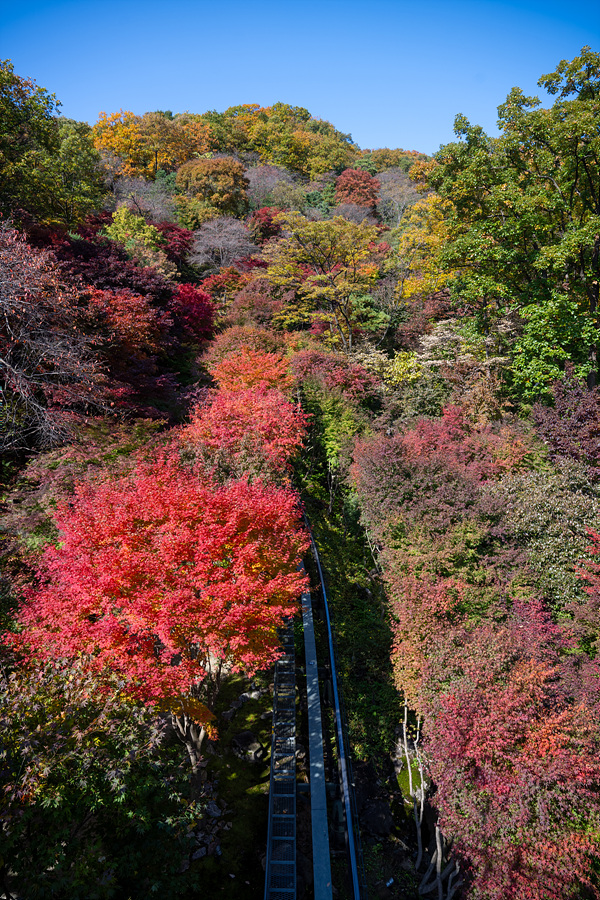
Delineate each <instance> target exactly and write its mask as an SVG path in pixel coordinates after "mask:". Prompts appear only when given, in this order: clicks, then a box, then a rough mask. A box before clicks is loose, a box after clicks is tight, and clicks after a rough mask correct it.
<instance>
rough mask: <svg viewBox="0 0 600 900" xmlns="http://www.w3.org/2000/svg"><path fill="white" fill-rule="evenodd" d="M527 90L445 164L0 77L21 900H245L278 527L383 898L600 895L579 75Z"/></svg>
mask: <svg viewBox="0 0 600 900" xmlns="http://www.w3.org/2000/svg"><path fill="white" fill-rule="evenodd" d="M539 86H540V88H542V89H544V90H545V92H546V94H547V95H548V96H549V99H548V100H547V102H546V105H544V104H543V103H542V102H540V100H539V99H538V98H537V97H527V96H525V95H524V94H523V92H522V91H521V90H520V89H518V88H515V89H513V90H512V91H511V93H510V94H509V95H508V97H507V99H506V102H505V103H504V104H503V105H502V106H500V107H499V109H498V117H499V118H498V123H499V136H498V137H490V136H488V135H487V134H486V133H485V132H484V131H483V130H482V129H481V128H480V127H479V126H477V125H472V124H471V123H470V122H469V121H467V120H466V118H465V117H464V116H460V115H459V116H457V118H456V121H455V134H456V140H455V141H454V142H452V143H449V144H447V145H445V146H442V147H441V148H440V150H439V151H438V153H437V154H435V156H434V157H433V158H430V157H428V156H427V155H425V154H422V153H419V152H416V151H406V150H402V149H388V148H384V149H371V150H369V149H361V148H360V147H358V146H357V145H356V143H354V142H353V140H352V138H351V136H350V135H348V134H343V133H341V132H339V131H338V130H337V129H336V128H335V127H334V126H333V125H332V124H330V123H329V122H327V121H323V120H320V119H316V118H314V117H313V116H312V115H311V114H310V112H309V111H308V110H306V109H304V108H301V107H295V106H289V105H287V104H285V103H276V104H275V105H274V106H272V107H268V108H263V107H260V106H258V105H255V104H244V105H240V106H235V107H231V108H229V109H227V110H225V111H224V112H217V111H207V112H203V113H193V112H184V113H176V114H174V113H172V112H171V111H164V110H163V111H155V112H146V113H144V114H143V115H137V114H134V113H133V112H129V111H123V110H120V111H118V112H114V113H105V112H103V113H101V114H100V116H99V119H98V121H97V122H96V123H95V124H94V125H93V126H90V125H89V124H88V123H86V122H77V121H74V120H72V119H67V118H64V117H62V116H61V115H60V103H59V102H58V101H57V99H56V97H55V96H54V94H52V93H50V92H49V91H48V90H47V89H46V88H43V87H40V86H38V85H37V84H36V83H35V82H33V81H32V80H30V79H29V78H27V77H25V76H22V75H18V74H16V73H15V72H14V68H13V66H12V64H11V62H10V61H8V60H7V61H4V62H2V63H1V64H0V123H1V129H0V213H1V218H0V316H1V318H0V454H1V455H0V465H1V469H0V489H1V492H2V494H1V497H0V504H1V510H0V511H1V514H2V519H1V525H0V618H1V643H0V661H1V663H2V665H1V667H0V726H1V730H2V736H1V738H0V742H1V743H0V781H1V791H0V823H1V830H0V896H2V897H3V898H6V900H11V898H12V900H17V898H18V900H36V898H40V900H42V898H43V900H46V898H57V900H77V898H81V900H90V898H98V900H104V898H117V900H141V898H147V897H149V896H151V895H153V894H155V893H156V894H157V895H160V894H161V893H162V894H163V895H164V896H167V895H168V896H170V897H183V898H193V897H196V896H200V895H201V894H200V892H201V891H202V894H203V895H204V894H206V893H208V892H209V891H210V892H216V893H217V894H219V895H220V896H224V897H229V898H254V897H256V898H259V897H262V895H263V883H262V881H261V879H262V878H263V877H264V876H263V874H262V870H261V856H264V852H265V849H264V848H265V840H266V820H265V821H263V820H262V819H263V818H264V817H265V816H266V805H265V790H268V768H267V769H266V770H265V769H264V766H265V763H266V765H267V766H268V760H265V759H263V761H262V762H258V763H257V762H253V763H249V762H248V761H247V760H244V759H243V758H239V755H238V756H236V755H234V754H231V753H230V752H229V743H228V742H229V741H230V740H231V736H232V735H233V734H234V733H235V731H236V729H237V730H238V731H239V730H240V728H243V727H244V725H245V726H246V727H247V728H251V729H252V730H253V731H255V732H256V733H257V734H258V735H259V738H260V740H261V741H262V742H263V743H264V744H268V740H269V738H268V735H269V731H268V729H269V721H268V710H269V698H270V695H269V686H270V683H271V682H272V675H271V672H272V666H273V664H274V662H275V660H276V659H277V656H278V653H279V639H278V628H280V627H281V626H282V624H283V622H284V621H285V620H286V619H287V617H289V616H290V615H293V614H294V613H295V612H296V611H297V609H298V603H299V598H300V594H301V592H302V590H303V589H304V588H305V587H306V584H307V582H308V579H311V580H312V582H313V586H316V584H315V575H314V572H313V571H312V569H311V568H310V565H308V564H307V569H308V575H306V574H304V573H303V572H302V571H301V570H300V569H299V568H298V562H299V560H300V559H301V558H302V557H303V556H306V554H307V550H308V546H309V543H308V538H307V533H306V528H305V526H304V524H303V519H302V512H303V510H306V511H307V512H308V514H309V517H310V519H311V522H312V524H313V528H314V533H315V539H316V541H317V543H318V545H319V549H320V551H321V553H322V557H323V561H324V567H325V570H326V573H327V575H328V579H329V587H330V592H331V594H332V605H333V608H334V613H335V623H336V629H337V640H338V646H339V666H340V674H341V678H342V685H343V690H344V694H345V698H346V705H347V714H348V726H349V731H350V740H351V744H352V752H353V757H354V761H355V766H356V772H357V784H358V781H359V776H361V777H362V779H363V786H364V784H365V783H367V788H368V784H369V783H370V785H371V789H372V793H373V791H374V793H375V794H377V798H376V799H377V802H379V803H384V804H387V810H388V817H389V819H390V821H389V824H388V826H387V827H386V828H385V829H379V831H378V829H377V827H376V826H372V827H369V825H368V823H367V818H368V815H367V812H368V808H369V803H370V804H371V808H372V807H373V802H374V801H373V799H372V798H371V800H367V801H365V805H364V807H363V808H364V820H365V821H364V834H363V844H364V851H365V865H366V871H367V878H368V881H369V885H370V889H371V890H372V892H373V896H379V897H397V898H415V897H418V896H436V897H438V898H439V900H450V898H451V897H457V898H458V897H464V898H473V900H556V898H562V900H569V898H576V900H585V898H594V897H596V898H598V897H600V693H599V683H598V680H599V677H600V668H599V665H598V655H597V654H598V641H599V637H600V387H599V386H598V385H599V379H600V375H599V365H600V360H599V358H598V343H599V341H598V328H599V325H600V321H599V316H600V311H599V310H598V302H599V291H600V124H599V123H600V54H599V53H595V52H593V51H592V50H591V49H590V48H589V47H584V48H583V49H582V51H581V53H580V55H579V56H578V57H577V58H575V59H573V60H572V61H567V60H564V61H562V62H560V64H559V65H558V66H557V68H556V70H555V71H554V72H552V73H549V74H547V75H543V76H542V77H541V78H540V81H539ZM597 473H599V474H597ZM271 687H272V685H271ZM253 704H254V706H253ZM234 717H235V719H236V723H235V726H234V723H233V721H232V719H233V718H234ZM261 729H262V731H261ZM261 767H263V768H261ZM265 771H266V773H267V774H266V783H265ZM361 773H362V774H361ZM373 785H375V786H376V789H375V788H373ZM367 793H368V790H367ZM449 873H451V877H449ZM334 874H335V873H334ZM335 877H336V878H337V879H338V880H337V881H336V892H337V893H336V894H335V895H336V896H339V897H344V896H347V895H346V894H345V891H346V890H347V887H346V885H345V881H344V877H343V874H342V875H339V874H338V875H336V876H335ZM302 890H303V891H304V893H299V895H298V896H299V897H301V896H304V897H306V898H309V897H310V896H312V894H311V887H310V883H309V882H308V880H307V883H306V884H303V885H302Z"/></svg>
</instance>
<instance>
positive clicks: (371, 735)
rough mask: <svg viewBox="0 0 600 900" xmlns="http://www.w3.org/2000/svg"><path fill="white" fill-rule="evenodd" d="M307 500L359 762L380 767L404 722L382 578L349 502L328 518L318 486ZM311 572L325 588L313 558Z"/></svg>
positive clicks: (307, 491)
mask: <svg viewBox="0 0 600 900" xmlns="http://www.w3.org/2000/svg"><path fill="white" fill-rule="evenodd" d="M302 497H303V500H304V504H305V508H306V513H307V515H308V518H309V520H310V523H311V526H312V530H313V535H314V539H315V543H316V545H317V548H318V551H319V557H320V560H321V566H322V568H323V572H324V578H325V586H326V590H327V598H328V601H329V607H330V612H331V616H332V621H333V627H334V633H335V638H336V660H337V668H338V675H339V678H340V682H341V687H342V691H343V696H344V702H345V707H346V715H347V719H348V728H349V736H350V742H351V745H352V751H353V756H354V758H355V759H357V760H371V761H373V762H374V763H375V765H378V762H379V761H380V760H381V757H382V754H388V753H389V752H390V751H391V749H392V746H393V742H394V729H395V727H396V725H397V724H398V722H399V721H400V702H399V696H398V692H397V690H396V688H395V686H394V683H393V678H392V667H391V663H390V649H391V641H392V636H391V631H390V628H389V624H388V620H387V614H386V607H385V598H384V595H383V591H382V588H381V584H380V581H379V577H378V573H377V570H376V568H375V563H374V561H373V558H372V556H371V553H370V550H369V547H368V542H367V540H366V537H365V535H364V532H363V530H362V528H361V526H360V524H359V522H358V515H357V511H356V509H355V508H354V506H353V505H352V503H351V501H350V500H349V498H347V497H343V496H338V499H337V500H336V502H335V503H334V506H333V510H332V512H331V514H328V512H327V507H326V504H325V497H324V496H323V494H322V493H321V492H320V491H319V488H318V486H316V485H315V484H314V482H312V483H311V482H306V483H305V485H304V486H303V489H302ZM309 566H310V569H311V577H312V579H313V582H314V583H315V584H317V583H318V578H317V575H316V570H315V567H314V564H312V560H309Z"/></svg>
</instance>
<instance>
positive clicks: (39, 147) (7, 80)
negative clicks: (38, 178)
mask: <svg viewBox="0 0 600 900" xmlns="http://www.w3.org/2000/svg"><path fill="white" fill-rule="evenodd" d="M59 105H60V104H59V103H58V101H57V100H56V97H55V95H54V94H49V93H48V91H47V90H46V89H45V88H42V87H39V86H38V85H37V84H36V83H35V81H32V80H31V79H30V78H22V77H21V76H19V75H16V74H15V72H14V68H13V65H12V63H11V61H10V60H9V59H6V60H2V61H0V207H2V208H3V209H4V210H5V211H9V212H10V211H12V210H14V209H15V208H17V207H19V206H21V207H22V206H24V205H26V203H25V201H26V198H28V197H29V196H30V189H31V183H32V178H33V177H34V174H35V173H34V167H33V166H32V158H33V156H34V155H35V154H37V153H38V152H39V151H45V152H48V153H56V152H57V151H58V143H59V135H58V128H57V122H56V119H55V118H54V115H55V112H56V110H57V109H58V107H59Z"/></svg>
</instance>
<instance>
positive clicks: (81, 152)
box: [23, 119, 105, 226]
mask: <svg viewBox="0 0 600 900" xmlns="http://www.w3.org/2000/svg"><path fill="white" fill-rule="evenodd" d="M57 129H58V146H57V147H56V148H52V149H51V150H47V149H45V148H43V147H40V148H38V149H37V150H34V151H32V152H31V153H30V154H29V155H28V163H29V165H30V166H31V172H30V177H29V179H28V180H27V182H26V183H25V184H24V185H23V200H24V204H25V206H26V208H27V209H29V210H31V211H32V212H35V213H36V214H37V215H39V216H40V217H41V218H43V219H45V220H46V221H50V222H61V223H63V224H65V225H69V226H70V225H75V224H76V223H77V222H81V221H83V219H84V218H85V217H86V215H87V214H88V213H90V212H92V211H93V210H95V209H98V208H99V206H100V205H101V203H102V198H103V196H104V194H105V190H104V187H103V183H102V177H101V173H100V154H99V153H98V151H97V150H96V148H95V147H94V142H93V139H92V129H91V128H90V126H89V125H88V124H87V122H76V121H74V120H73V119H58V120H57Z"/></svg>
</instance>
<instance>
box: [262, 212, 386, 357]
mask: <svg viewBox="0 0 600 900" xmlns="http://www.w3.org/2000/svg"><path fill="white" fill-rule="evenodd" d="M275 221H277V222H279V223H280V224H281V225H282V226H283V231H284V234H283V237H282V238H281V240H279V241H277V242H271V243H270V244H268V245H267V246H266V247H265V250H264V255H265V258H266V259H267V260H268V262H269V268H268V270H267V278H269V280H270V281H271V282H272V283H273V284H276V285H278V286H279V287H281V288H282V289H284V290H287V291H289V290H294V291H295V292H296V294H297V295H298V297H299V298H300V300H301V301H303V302H304V304H305V315H306V318H307V320H309V319H310V318H311V317H312V319H313V321H315V320H320V321H321V323H322V324H323V325H324V327H325V328H326V329H327V331H328V333H329V336H330V340H331V341H332V342H333V343H337V344H340V345H341V346H342V347H343V348H344V349H350V348H351V347H352V345H353V342H354V338H355V333H356V330H357V326H358V325H359V322H358V321H357V316H356V312H357V303H356V301H357V298H358V297H360V296H361V295H363V294H365V293H368V291H369V289H370V288H371V287H372V286H373V284H374V283H375V281H376V280H377V278H378V276H379V269H380V263H381V257H382V255H383V250H382V248H381V246H378V245H377V244H376V241H377V228H376V227H375V226H372V225H367V224H365V223H364V222H361V223H360V224H357V223H356V222H349V221H348V220H347V219H344V218H343V217H342V216H335V218H333V219H329V220H326V221H320V222H313V221H310V220H309V219H307V218H305V217H304V216H302V215H300V213H297V212H286V213H281V214H280V215H279V216H277V218H276V220H275Z"/></svg>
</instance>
